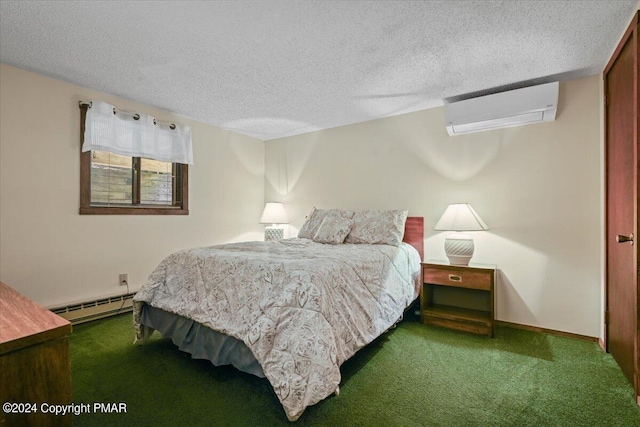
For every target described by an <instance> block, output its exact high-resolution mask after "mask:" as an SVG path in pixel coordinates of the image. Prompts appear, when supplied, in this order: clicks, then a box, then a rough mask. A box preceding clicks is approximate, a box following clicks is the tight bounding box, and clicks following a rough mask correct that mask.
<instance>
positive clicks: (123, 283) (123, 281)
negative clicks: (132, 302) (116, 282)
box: [120, 273, 129, 286]
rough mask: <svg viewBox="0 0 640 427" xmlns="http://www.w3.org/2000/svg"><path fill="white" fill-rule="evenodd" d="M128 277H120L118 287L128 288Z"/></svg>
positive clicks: (122, 275)
mask: <svg viewBox="0 0 640 427" xmlns="http://www.w3.org/2000/svg"><path fill="white" fill-rule="evenodd" d="M128 283H129V275H128V274H127V273H124V274H121V275H120V286H128Z"/></svg>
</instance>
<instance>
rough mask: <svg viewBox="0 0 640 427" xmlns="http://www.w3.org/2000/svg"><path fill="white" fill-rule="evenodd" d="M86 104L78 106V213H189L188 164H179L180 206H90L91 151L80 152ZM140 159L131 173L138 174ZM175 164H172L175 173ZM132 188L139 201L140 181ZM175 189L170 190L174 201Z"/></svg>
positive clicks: (135, 197)
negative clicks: (180, 171)
mask: <svg viewBox="0 0 640 427" xmlns="http://www.w3.org/2000/svg"><path fill="white" fill-rule="evenodd" d="M87 108H88V106H87V105H81V106H80V110H81V113H80V148H81V149H80V215H189V165H184V164H183V165H181V167H180V168H181V169H182V176H181V183H182V188H180V189H176V190H177V191H180V192H181V193H182V206H180V207H176V206H166V207H165V206H135V205H134V206H131V207H127V206H91V151H87V152H85V153H83V152H82V144H83V143H84V127H85V121H86V117H87ZM140 163H141V162H140V161H134V164H133V167H132V170H133V171H134V172H133V173H136V171H137V173H138V176H139V174H140ZM175 169H176V165H175V163H174V164H173V171H174V174H175ZM134 182H137V183H138V185H137V186H135V187H134V189H133V197H132V199H133V200H132V202H133V203H136V202H137V203H139V202H140V182H139V180H134ZM175 196H176V191H172V197H173V201H174V203H175Z"/></svg>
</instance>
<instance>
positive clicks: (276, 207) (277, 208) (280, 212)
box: [260, 202, 289, 241]
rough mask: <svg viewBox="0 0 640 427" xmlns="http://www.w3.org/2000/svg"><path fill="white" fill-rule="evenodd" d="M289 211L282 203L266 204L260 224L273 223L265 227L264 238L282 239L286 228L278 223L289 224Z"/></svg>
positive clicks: (268, 239) (267, 239)
mask: <svg viewBox="0 0 640 427" xmlns="http://www.w3.org/2000/svg"><path fill="white" fill-rule="evenodd" d="M288 223H289V220H288V219H287V213H286V212H285V211H284V205H283V204H282V203H276V202H269V203H267V204H266V205H265V207H264V211H262V216H261V217H260V224H271V225H270V226H268V227H265V229H264V240H265V241H270V240H280V239H282V238H283V237H284V229H283V228H280V227H278V226H277V224H288Z"/></svg>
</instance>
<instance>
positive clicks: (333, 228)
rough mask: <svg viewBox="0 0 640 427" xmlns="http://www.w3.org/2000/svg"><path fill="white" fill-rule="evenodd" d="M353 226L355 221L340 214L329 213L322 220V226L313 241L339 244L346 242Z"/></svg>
mask: <svg viewBox="0 0 640 427" xmlns="http://www.w3.org/2000/svg"><path fill="white" fill-rule="evenodd" d="M352 226H353V221H352V220H350V219H348V218H343V217H341V216H338V215H327V216H325V217H324V219H323V220H322V223H321V224H320V227H318V231H317V232H316V234H315V236H313V241H314V242H318V243H328V244H330V245H339V244H341V243H342V242H344V238H345V237H347V235H348V234H349V232H350V231H351V227H352Z"/></svg>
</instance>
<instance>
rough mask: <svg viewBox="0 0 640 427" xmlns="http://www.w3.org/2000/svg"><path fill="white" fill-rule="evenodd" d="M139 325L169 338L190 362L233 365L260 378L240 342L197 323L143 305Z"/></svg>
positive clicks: (254, 361)
mask: <svg viewBox="0 0 640 427" xmlns="http://www.w3.org/2000/svg"><path fill="white" fill-rule="evenodd" d="M140 323H141V324H142V325H145V326H148V327H150V328H153V329H155V330H157V331H158V332H160V334H162V336H163V337H165V338H171V341H173V343H174V344H175V345H177V346H178V348H179V349H180V350H182V351H184V352H187V353H189V354H190V355H191V357H192V358H193V359H206V360H209V361H210V362H211V363H213V364H214V365H215V366H223V365H233V366H234V367H235V368H237V369H239V370H241V371H243V372H247V373H249V374H253V375H255V376H257V377H261V378H264V373H263V372H262V367H261V366H260V364H259V363H258V361H257V360H256V358H255V357H254V355H253V353H252V352H251V350H250V349H249V347H247V346H246V345H245V344H244V343H243V342H242V341H240V340H237V339H235V338H233V337H230V336H229V335H226V334H223V333H220V332H216V331H214V330H213V329H211V328H208V327H206V326H204V325H202V324H200V323H198V322H195V321H193V320H191V319H187V318H186V317H182V316H179V315H177V314H173V313H169V312H166V311H164V310H160V309H157V308H155V307H152V306H150V305H148V304H144V306H143V308H142V313H141V315H140Z"/></svg>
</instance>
